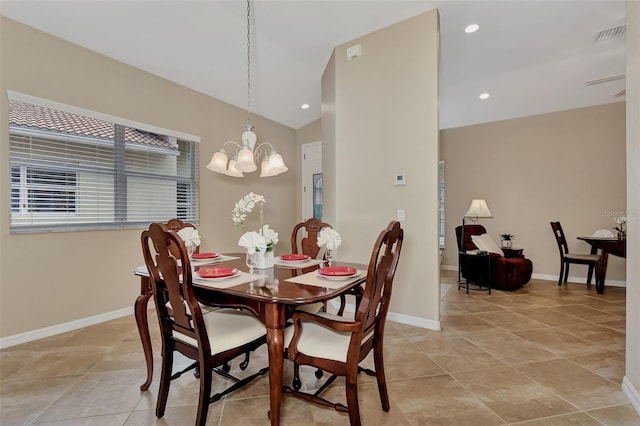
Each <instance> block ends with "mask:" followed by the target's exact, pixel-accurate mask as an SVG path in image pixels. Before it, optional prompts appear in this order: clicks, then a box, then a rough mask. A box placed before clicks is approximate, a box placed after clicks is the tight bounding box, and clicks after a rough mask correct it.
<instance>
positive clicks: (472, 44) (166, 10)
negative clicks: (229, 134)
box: [0, 0, 625, 128]
mask: <svg viewBox="0 0 640 426" xmlns="http://www.w3.org/2000/svg"><path fill="white" fill-rule="evenodd" d="M251 7H252V33H253V37H252V66H251V74H252V82H251V85H252V91H251V110H252V112H253V113H255V114H260V115H262V116H265V117H267V118H270V119H272V120H275V121H277V122H279V123H282V124H285V125H287V126H290V127H292V128H300V127H302V126H304V125H306V124H308V123H310V122H312V121H314V120H316V119H318V118H319V117H320V103H321V99H320V79H321V76H322V73H323V71H324V69H325V66H326V64H327V60H328V59H329V57H330V55H331V53H332V50H333V48H334V47H335V46H336V45H339V44H342V43H345V42H348V41H349V40H352V39H354V38H356V37H359V36H361V35H364V34H367V33H369V32H371V31H375V30H377V29H380V28H383V27H385V26H387V25H390V24H393V23H395V22H399V21H401V20H403V19H406V18H409V17H411V16H415V15H417V14H419V13H422V12H425V11H427V10H430V9H433V8H436V7H437V8H438V9H439V10H440V30H441V67H440V93H439V96H440V127H441V128H450V127H459V126H464V125H469V124H476V123H483V122H489V121H496V120H502V119H508V118H515V117H521V116H527V115H533V114H540V113H544V112H551V111H560V110H565V109H572V108H578V107H583V106H590V105H598V104H604V103H610V102H616V101H622V100H624V96H619V97H614V96H615V94H616V93H618V92H620V91H621V90H622V89H624V84H625V81H624V79H616V80H613V81H609V82H603V83H600V84H594V85H589V86H587V85H585V82H587V81H589V80H594V79H600V78H603V77H609V76H615V75H620V74H624V72H625V36H624V34H622V35H620V34H618V36H614V37H610V38H607V39H605V40H602V41H595V39H596V35H597V33H598V32H600V31H601V30H605V29H608V28H613V27H617V26H620V25H623V24H624V23H625V3H624V0H533V1H531V0H472V1H465V0H440V1H434V0H425V1H421V0H412V1H402V0H296V1H293V0H288V1H277V0H253V1H252V3H251ZM246 12H247V8H246V2H245V1H243V0H227V1H203V0H201V1H190V0H166V1H145V0H126V1H119V0H112V1H102V0H85V1H74V0H0V13H1V14H2V15H4V16H7V17H9V18H11V19H14V20H16V21H19V22H22V23H24V24H27V25H29V26H32V27H35V28H37V29H39V30H42V31H44V32H47V33H50V34H53V35H55V36H57V37H60V38H63V39H65V40H68V41H70V42H73V43H75V44H78V45H80V46H83V47H86V48H88V49H91V50H94V51H96V52H99V53H101V54H104V55H106V56H109V57H112V58H114V59H117V60H119V61H122V62H125V63H127V64H130V65H133V66H135V67H138V68H140V69H143V70H145V71H148V72H150V73H153V74H155V75H158V76H161V77H164V78H166V79H169V80H171V81H174V82H176V83H179V84H181V85H184V86H186V87H189V88H191V89H194V90H197V91H199V92H202V93H205V94H207V95H210V96H213V97H215V98H218V99H221V100H223V101H225V102H228V103H231V104H233V105H236V106H238V107H241V108H246V107H247V61H246V59H247V58H246V44H247V43H246V32H247V20H246ZM471 23H476V24H479V25H480V29H479V30H478V31H477V32H475V33H473V34H466V33H465V32H464V29H465V27H466V26H467V25H469V24H471ZM398 48H399V49H401V48H402V46H398ZM365 53H366V52H365ZM398 84H402V82H398ZM484 92H486V93H489V94H490V97H489V98H488V99H486V100H480V99H479V98H478V96H479V95H480V94H481V93H484ZM304 103H307V104H309V105H310V108H308V109H306V110H303V109H301V108H300V106H301V105H302V104H304ZM243 124H244V123H238V127H239V128H241V127H242V125H243Z"/></svg>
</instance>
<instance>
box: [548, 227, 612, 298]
mask: <svg viewBox="0 0 640 426" xmlns="http://www.w3.org/2000/svg"><path fill="white" fill-rule="evenodd" d="M550 223H551V229H553V234H554V235H555V237H556V243H557V244H558V251H559V252H560V275H559V276H558V285H559V286H560V285H562V283H563V282H564V283H565V284H566V282H567V278H568V277H569V265H571V264H572V263H575V264H578V265H589V271H588V272H587V286H589V287H591V278H592V277H593V270H594V269H595V270H596V272H598V269H597V268H598V266H599V265H600V256H599V255H597V254H583V253H570V252H569V247H568V246H567V240H566V238H565V236H564V231H563V230H562V226H561V225H560V222H550ZM596 275H597V274H596Z"/></svg>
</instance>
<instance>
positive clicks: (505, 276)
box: [456, 225, 533, 290]
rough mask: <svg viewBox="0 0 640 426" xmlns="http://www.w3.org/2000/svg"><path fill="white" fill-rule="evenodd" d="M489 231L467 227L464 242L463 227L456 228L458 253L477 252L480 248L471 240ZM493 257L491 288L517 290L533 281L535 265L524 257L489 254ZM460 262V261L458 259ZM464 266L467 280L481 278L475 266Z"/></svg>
mask: <svg viewBox="0 0 640 426" xmlns="http://www.w3.org/2000/svg"><path fill="white" fill-rule="evenodd" d="M486 233H487V230H486V229H485V227H484V226H482V225H465V227H464V234H465V235H464V240H462V238H461V237H462V226H458V227H456V239H457V241H458V252H465V251H467V250H477V249H478V248H477V247H476V245H475V244H474V243H473V241H472V240H471V236H472V235H482V234H486ZM489 255H490V257H491V287H492V288H494V289H497V290H516V289H518V288H520V287H522V286H523V285H525V284H526V283H528V282H529V280H530V279H531V273H532V271H533V263H532V262H531V260H530V259H526V258H525V257H524V255H522V254H517V253H509V254H508V255H505V256H500V255H499V254H497V253H489ZM458 261H459V262H460V259H458ZM460 265H462V271H461V272H462V276H463V277H464V278H466V279H473V278H474V277H477V276H480V274H481V272H480V271H475V270H473V268H472V266H473V264H470V265H469V266H467V265H466V264H465V263H460Z"/></svg>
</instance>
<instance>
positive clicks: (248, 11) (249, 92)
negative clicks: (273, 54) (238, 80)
mask: <svg viewBox="0 0 640 426" xmlns="http://www.w3.org/2000/svg"><path fill="white" fill-rule="evenodd" d="M250 124H251V0H247V125H250Z"/></svg>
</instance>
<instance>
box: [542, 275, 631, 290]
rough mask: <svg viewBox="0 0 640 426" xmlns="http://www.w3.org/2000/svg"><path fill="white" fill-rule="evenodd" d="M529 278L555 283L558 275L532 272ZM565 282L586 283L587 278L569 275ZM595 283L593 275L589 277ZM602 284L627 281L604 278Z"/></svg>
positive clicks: (622, 283) (617, 284) (618, 283)
mask: <svg viewBox="0 0 640 426" xmlns="http://www.w3.org/2000/svg"><path fill="white" fill-rule="evenodd" d="M531 278H535V279H537V280H549V281H555V282H556V283H557V282H558V276H557V275H548V274H532V275H531ZM567 282H570V283H574V284H584V285H587V278H586V277H572V276H569V277H567ZM595 283H596V278H595V277H593V278H592V279H591V285H595ZM604 285H605V286H610V287H626V286H627V282H626V281H618V280H605V281H604Z"/></svg>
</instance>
